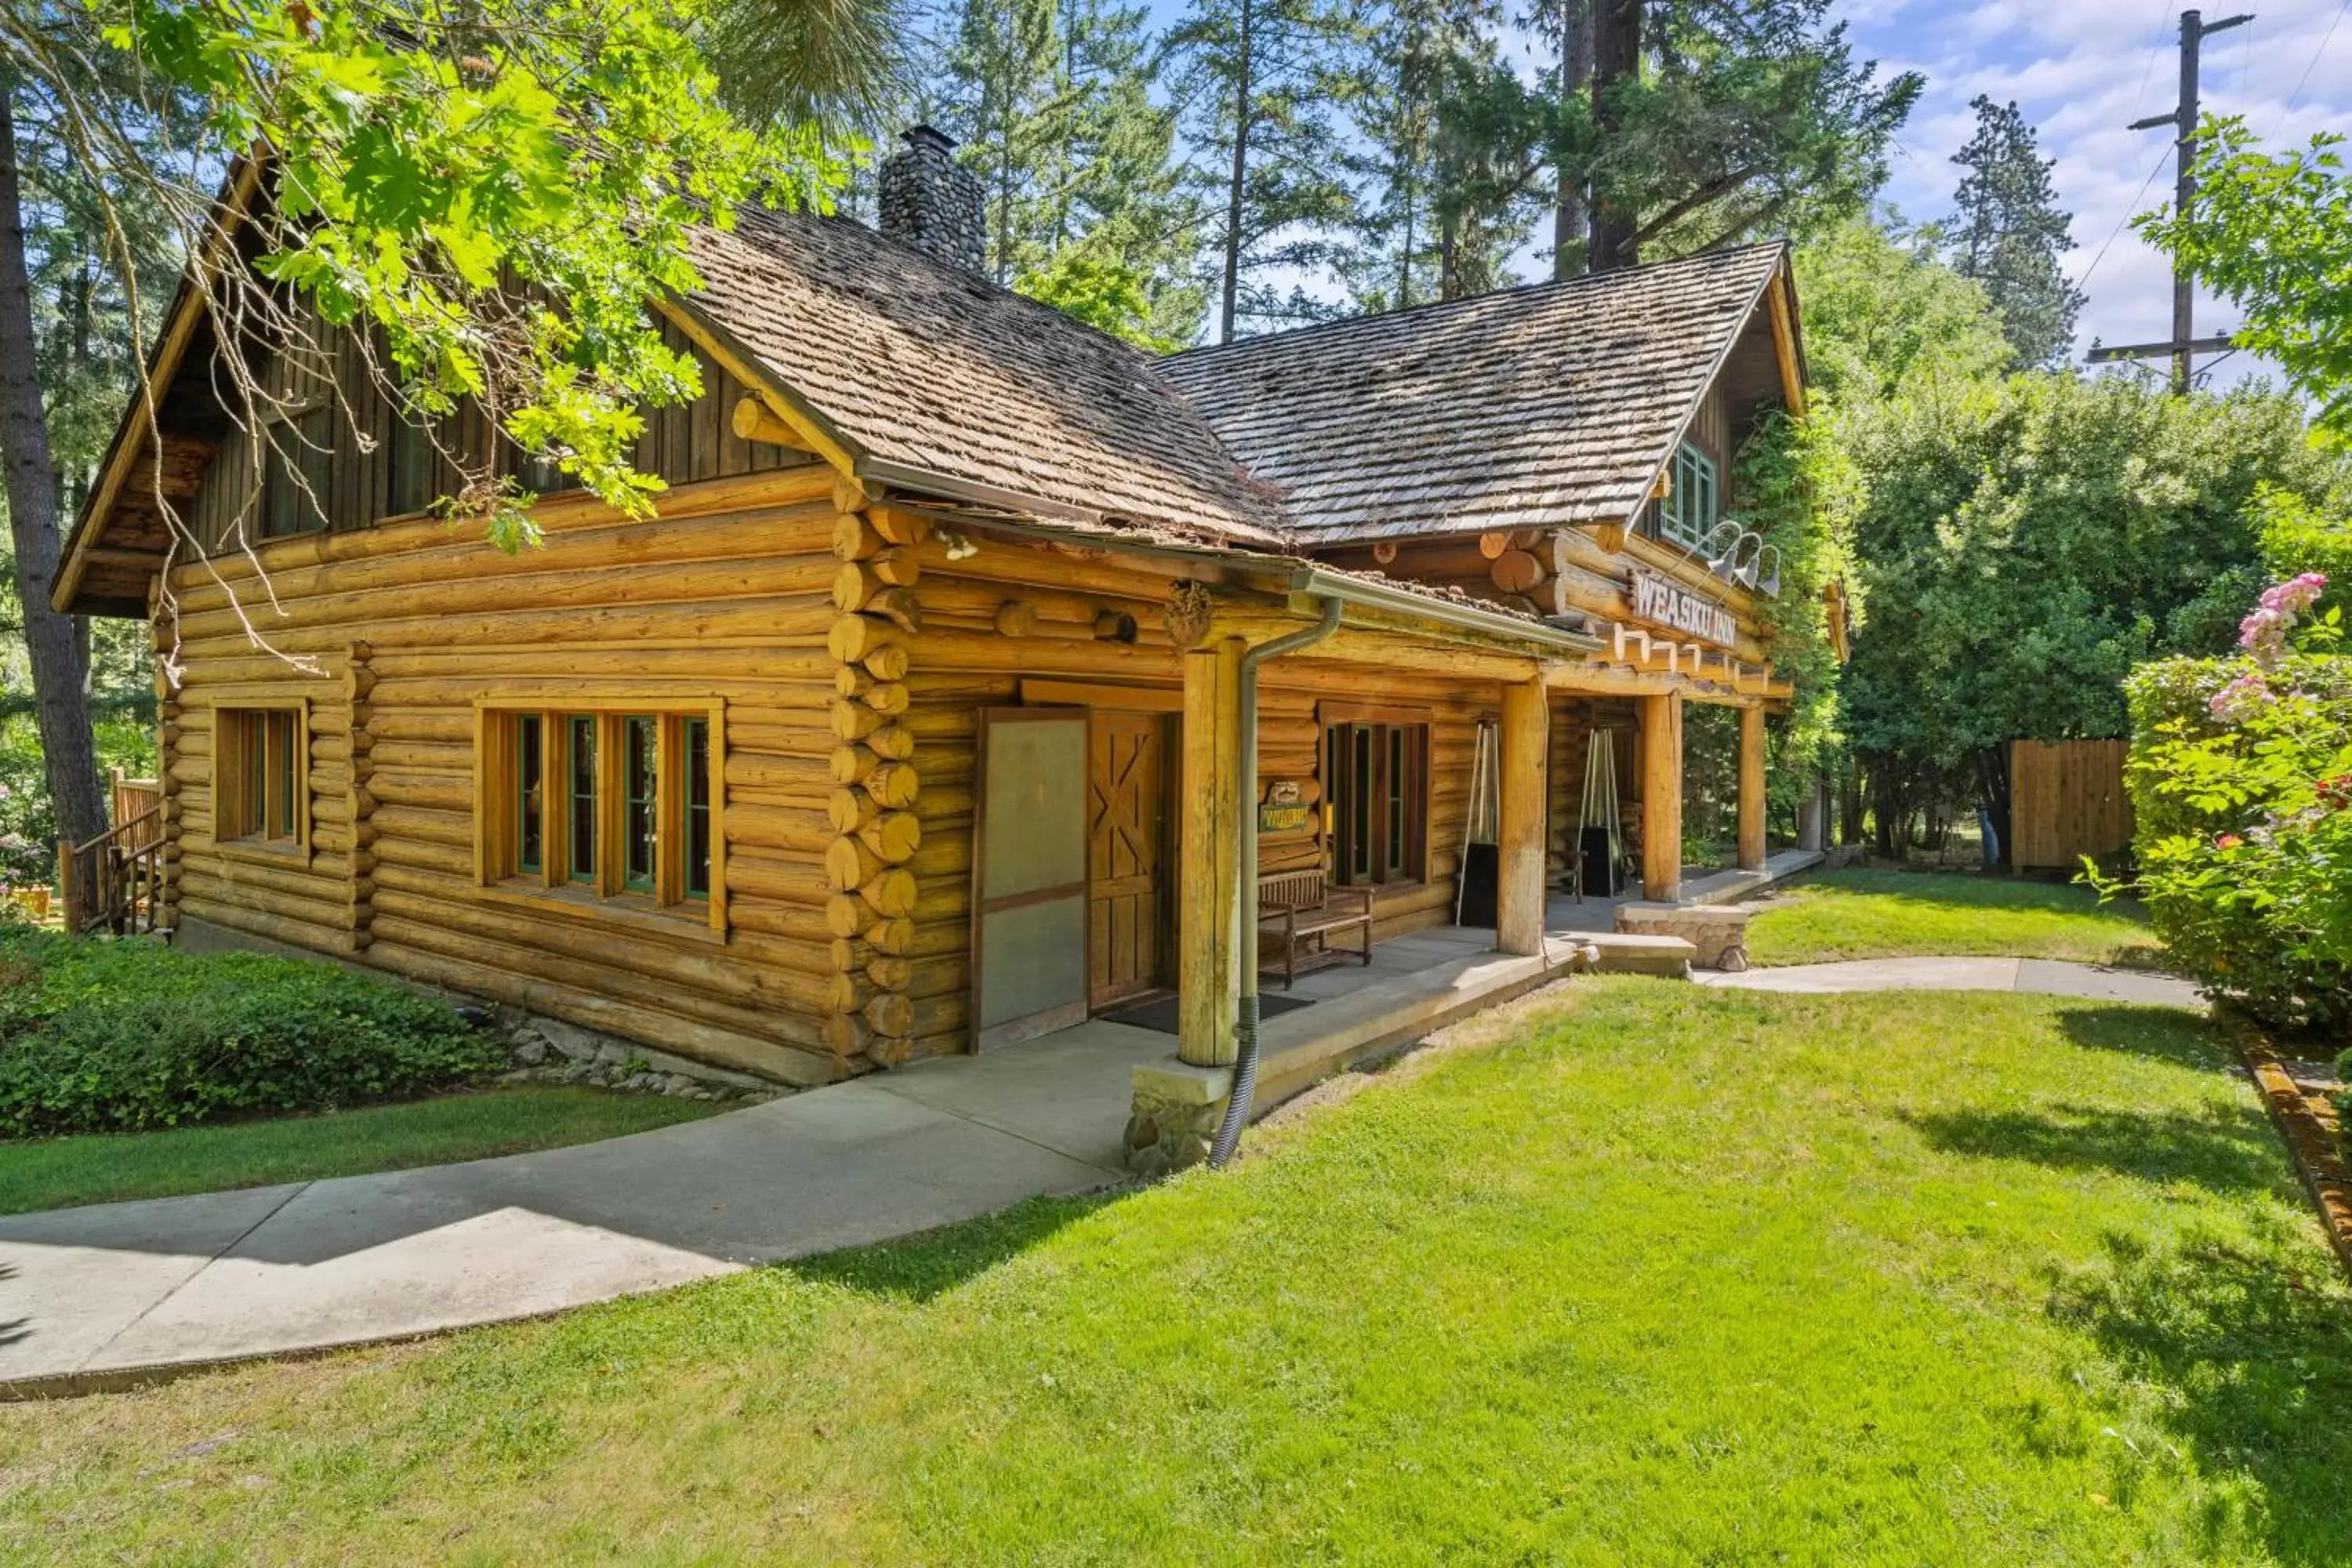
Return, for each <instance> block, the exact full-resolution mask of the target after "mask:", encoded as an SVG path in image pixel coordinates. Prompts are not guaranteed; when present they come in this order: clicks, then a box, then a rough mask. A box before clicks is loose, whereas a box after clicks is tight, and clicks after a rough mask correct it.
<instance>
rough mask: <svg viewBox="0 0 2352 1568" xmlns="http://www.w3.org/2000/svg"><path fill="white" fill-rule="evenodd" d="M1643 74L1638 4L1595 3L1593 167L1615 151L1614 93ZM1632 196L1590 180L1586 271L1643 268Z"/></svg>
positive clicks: (1637, 0) (1632, 0)
mask: <svg viewBox="0 0 2352 1568" xmlns="http://www.w3.org/2000/svg"><path fill="white" fill-rule="evenodd" d="M1641 72H1642V0H1593V5H1592V120H1593V126H1594V129H1595V130H1597V131H1598V132H1600V142H1601V147H1600V155H1599V157H1598V159H1597V160H1596V163H1598V164H1599V165H1600V166H1601V168H1603V169H1606V168H1607V167H1608V165H1609V162H1610V156H1611V154H1612V153H1613V152H1615V151H1616V148H1615V146H1614V142H1615V141H1616V138H1617V135H1618V132H1619V129H1620V120H1621V116H1620V113H1619V108H1618V90H1617V89H1619V88H1620V87H1621V86H1622V85H1624V84H1627V83H1630V82H1632V81H1633V80H1635V79H1638V78H1639V77H1640V75H1641ZM1630 195H1631V194H1630V193H1628V192H1624V191H1622V190H1612V188H1611V183H1610V182H1609V181H1608V180H1607V179H1605V178H1603V179H1596V180H1595V181H1593V183H1592V193H1591V204H1592V238H1591V245H1590V247H1588V249H1587V252H1586V258H1585V266H1586V268H1587V269H1588V270H1590V271H1593V272H1611V271H1615V270H1617V269H1619V268H1626V267H1638V266H1640V265H1641V261H1642V247H1641V243H1640V241H1638V240H1637V239H1635V238H1634V236H1635V235H1636V234H1637V233H1638V232H1640V229H1641V223H1642V215H1641V213H1640V211H1639V210H1638V209H1633V210H1629V209H1628V208H1627V207H1626V206H1625V205H1624V203H1625V202H1626V201H1627V200H1628V199H1629V197H1630Z"/></svg>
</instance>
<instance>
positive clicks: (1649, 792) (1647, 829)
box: [1642, 691, 1683, 903]
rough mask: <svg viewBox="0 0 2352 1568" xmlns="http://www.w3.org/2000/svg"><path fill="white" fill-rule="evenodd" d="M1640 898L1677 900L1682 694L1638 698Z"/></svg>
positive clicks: (1679, 884) (1680, 877)
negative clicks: (1640, 830)
mask: <svg viewBox="0 0 2352 1568" xmlns="http://www.w3.org/2000/svg"><path fill="white" fill-rule="evenodd" d="M1642 896H1643V898H1645V899H1648V900H1651V901H1652V902H1654V903H1673V902H1674V901H1675V900H1677V899H1680V898H1681V897H1682V896H1683V694H1682V693H1681V692H1679V691H1668V692H1664V693H1663V694H1661V695H1659V696H1655V697H1644V698H1643V699H1642Z"/></svg>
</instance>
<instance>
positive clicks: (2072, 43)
mask: <svg viewBox="0 0 2352 1568" xmlns="http://www.w3.org/2000/svg"><path fill="white" fill-rule="evenodd" d="M2180 9H2181V8H2180V6H2179V5H2177V4H2172V3H2169V0H2168V3H2165V4H2161V5H2159V4H2157V3H2155V0H2041V3H2039V4H2025V3H2022V0H1993V3H1990V4H1981V5H1948V4H1938V3H1935V0H1852V3H1850V4H1846V5H1842V6H1840V8H1839V10H1840V14H1841V15H1843V16H1844V17H1845V19H1846V20H1847V21H1848V22H1849V23H1850V24H1851V26H1852V29H1853V38H1854V40H1855V42H1856V44H1857V45H1858V46H1859V47H1860V52H1861V53H1863V54H1864V55H1866V56H1869V57H1871V58H1876V59H1879V60H1883V61H1885V63H1886V65H1887V66H1888V67H1889V68H1894V69H1915V70H1920V71H1924V72H1926V73H1927V93H1926V95H1925V97H1924V98H1923V100H1922V101H1921V103H1920V105H1919V108H1918V110H1916V112H1915V113H1914V114H1913V115H1912V118H1911V122H1910V124H1909V126H1908V127H1907V128H1906V131H1905V132H1904V135H1903V143H1904V145H1903V150H1902V152H1901V153H1900V154H1899V155H1898V156H1897V157H1896V158H1895V164H1894V172H1893V178H1892V179H1891V180H1890V181H1889V183H1888V185H1887V189H1886V196H1887V199H1888V200H1890V201H1892V202H1894V203H1895V205H1896V206H1898V207H1900V208H1901V209H1902V210H1903V211H1904V212H1905V213H1906V215H1907V216H1916V217H1932V216H1937V215H1938V214H1940V213H1941V212H1943V211H1944V210H1945V208H1946V206H1947V205H1948V203H1949V202H1950V200H1951V193H1952V186H1953V183H1954V177H1955V175H1956V174H1957V171H1956V170H1955V169H1954V168H1953V167H1952V165H1951V164H1950V163H1948V162H1947V160H1948V158H1949V157H1950V156H1951V154H1952V153H1954V152H1955V151H1957V150H1958V147H1959V146H1960V144H1961V143H1962V142H1965V141H1966V140H1967V139H1968V136H1969V130H1970V128H1971V125H1972V122H1973V116H1972V115H1971V114H1970V112H1969V100H1970V99H1972V98H1974V97H1975V96H1976V95H1977V94H1978V93H1980V92H1981V93H1985V94H1988V95H1990V96H1991V97H1993V98H1996V99H2000V100H2009V99H2014V100H2016V101H2017V104H2018V107H2019V108H2020V109H2021V110H2023V112H2024V114H2025V117H2026V119H2027V120H2028V121H2032V123H2033V124H2034V125H2035V126H2036V127H2037V128H2039V130H2040V132H2041V134H2042V152H2043V153H2044V154H2045V155H2047V156H2052V157H2055V158H2056V159H2057V161H2058V162H2057V166H2056V168H2055V169H2053V171H2052V175H2053V179H2054V181H2055V182H2056V184H2057V187H2058V194H2059V196H2060V199H2061V201H2062V202H2063V205H2065V206H2066V208H2067V209H2068V210H2070V211H2071V212H2072V213H2073V214H2074V241H2075V245H2076V247H2077V248H2076V249H2075V250H2074V253H2073V254H2072V255H2071V256H2070V257H2069V258H2068V263H2069V270H2070V271H2072V273H2073V274H2074V277H2075V279H2077V280H2078V281H2083V280H2084V279H2085V277H2086V275H2087V281H2086V282H2084V288H2085V289H2086V290H2087V291H2088V293H2089V295H2090V301H2089V303H2088V304H2087V305H2086V306H2085V307H2084V311H2083V319H2082V324H2081V333H2080V344H2079V346H2080V347H2081V348H2083V349H2085V350H2087V348H2088V347H2089V345H2090V342H2091V340H2092V338H2093V337H2094V336H2096V337H2100V338H2104V339H2105V341H2106V342H2111V343H2116V342H2155V341H2158V340H2159V339H2162V338H2164V337H2165V336H2167V335H2168V333H2169V331H2170V328H2171V321H2170V313H2171V294H2170V289H2171V284H2170V272H2169V268H2168V262H2167V261H2166V259H2165V258H2163V257H2162V256H2160V255H2158V253H2156V252H2155V251H2152V250H2150V249H2149V248H2148V247H2147V246H2145V245H2143V244H2141V243H2140V240H2139V237H2138V236H2137V235H2136V234H2134V233H2132V232H2131V230H2130V228H2129V226H2127V225H2126V226H2125V227H2123V228H2122V229H2121V231H2120V232H2118V230H2117V225H2118V224H2119V223H2122V222H2123V220H2124V219H2126V217H2127V216H2129V215H2130V214H2132V213H2134V212H2137V211H2143V210H2145V209H2146V208H2147V207H2149V206H2152V205H2158V204H2159V203H2161V202H2165V201H2168V200H2169V199H2170V196H2171V186H2172V169H2171V163H2170V160H2169V157H2168V146H2169V144H2168V137H2167V134H2166V132H2163V131H2126V129H2124V128H2125V127H2126V126H2127V125H2129V124H2130V123H2131V122H2132V121H2135V120H2139V119H2144V118H2146V117H2147V116H2148V115H2151V114H2163V113H2167V112H2169V111H2170V110H2171V108H2172V106H2173V102H2174V100H2175V99H2176V97H2177V95H2178V83H2179V56H2178V53H2177V52H2176V49H2175V44H2176V42H2177V40H2178V39H2179V31H2180V24H2179V13H2180ZM2347 9H2352V5H2347V4H2345V3H2344V0H2271V3H2267V4H2250V5H2226V4H2225V5H2207V6H2205V7H2204V8H2203V10H2204V15H2205V17H2206V19H2207V20H2208V21H2209V22H2210V21H2217V20H2219V19H2221V18H2222V17H2224V16H2235V15H2237V14H2238V13H2239V12H2241V11H2252V12H2253V13H2254V16H2255V19H2254V21H2253V22H2252V23H2251V24H2249V25H2247V26H2243V27H2238V28H2233V29H2231V31H2229V32H2226V33H2221V34H2217V35H2215V36H2214V37H2210V38H2208V39H2207V40H2206V43H2205V58H2204V72H2203V76H2204V83H2205V89H2204V102H2205V106H2206V108H2207V110H2210V111H2211V112H2216V113H2225V114H2242V115H2244V116H2245V117H2246V120H2247V122H2248V123H2249V124H2250V125H2252V127H2253V129H2254V130H2255V132H2257V133H2258V134H2261V135H2262V136H2263V137H2264V139H2265V140H2267V141H2269V142H2272V143H2273V144H2277V143H2278V142H2281V141H2282V140H2291V141H2293V142H2296V143H2301V142H2304V141H2305V140H2307V139H2308V138H2309V137H2310V135H2311V134H2312V133H2313V132H2316V131H2328V130H2333V131H2339V132H2340V131H2352V16H2347V14H2346V13H2347ZM2331 26H2332V27H2333V29H2334V36H2333V37H2330V36H2329V32H2330V28H2331ZM2323 42H2325V45H2326V49H2325V52H2324V53H2323V52H2322V44H2323ZM2298 84H2300V97H2296V96H2295V95H2296V93H2297V89H2298ZM2290 100H2293V101H2292V107H2290ZM2159 159H2162V160H2163V167H2162V169H2161V170H2160V171H2158V168H2157V166H2158V161H2159ZM2151 171H2156V173H2155V177H2154V179H2153V181H2148V182H2147V183H2146V184H2143V182H2144V181H2147V176H2148V175H2149V174H2150V173H2151ZM2143 193H2144V194H2143ZM2111 237H2112V244H2110V243H2109V242H2110V238H2111ZM2103 249H2104V250H2105V256H2104V258H2102V256H2101V252H2102V250H2103ZM2094 268H2095V269H2094ZM2235 321H2236V316H2235V315H2234V314H2233V313H2232V312H2231V310H2230V308H2229V307H2228V306H2227V305H2223V304H2219V303H2216V302H2214V301H2213V300H2210V298H2206V297H2202V296H2200V300H2199V303H2198V310H2197V330H2198V332H2199V334H2200V335H2203V334H2205V333H2208V332H2212V331H2224V330H2226V329H2227V328H2229V327H2230V326H2231V325H2233V324H2235ZM2246 357H2247V356H2245V355H2237V356H2234V357H2233V358H2232V359H2231V361H2230V362H2229V363H2227V364H2226V365H2223V366H2221V367H2219V374H2217V376H2216V379H2217V380H2219V381H2228V380H2231V379H2234V378H2235V376H2236V374H2239V373H2241V372H2242V370H2245V369H2252V368H2257V367H2253V366H2250V365H2248V364H2247V363H2246Z"/></svg>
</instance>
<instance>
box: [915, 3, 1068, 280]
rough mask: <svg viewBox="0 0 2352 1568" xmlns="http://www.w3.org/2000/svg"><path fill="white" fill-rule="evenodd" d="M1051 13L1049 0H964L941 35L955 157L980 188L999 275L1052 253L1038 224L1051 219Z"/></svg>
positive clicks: (992, 265)
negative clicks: (947, 30)
mask: <svg viewBox="0 0 2352 1568" xmlns="http://www.w3.org/2000/svg"><path fill="white" fill-rule="evenodd" d="M1054 33H1055V12H1054V5H1053V0H963V4H962V5H961V6H960V7H959V8H958V9H957V11H956V13H955V20H954V26H953V29H952V32H951V33H950V37H949V41H948V47H947V55H946V59H945V62H944V64H945V66H946V68H947V71H948V74H949V78H950V86H949V88H948V89H947V90H948V96H949V99H950V102H951V103H952V104H953V106H954V120H955V132H956V134H957V140H958V141H959V142H961V143H962V145H961V148H960V149H959V151H958V153H957V156H958V158H959V160H960V161H961V163H963V164H964V166H965V167H967V168H969V169H970V170H971V172H972V173H973V174H976V175H977V176H979V179H980V183H981V188H982V190H983V191H984V192H985V193H986V194H987V202H988V208H987V235H988V264H989V269H990V271H991V272H992V273H993V274H994V276H995V279H996V281H997V282H999V283H1003V284H1009V283H1011V282H1012V281H1013V278H1014V277H1015V276H1017V275H1018V274H1019V273H1020V272H1022V271H1023V270H1024V269H1025V268H1029V267H1032V266H1034V265H1036V264H1038V263H1040V262H1043V261H1045V260H1046V259H1047V258H1049V257H1050V255H1051V247H1050V244H1047V245H1044V246H1041V245H1040V242H1039V237H1038V233H1037V231H1038V229H1039V227H1040V226H1041V225H1044V226H1048V227H1050V225H1051V219H1050V217H1049V216H1047V214H1048V213H1049V211H1050V206H1051V201H1052V196H1051V193H1050V192H1049V191H1048V190H1047V189H1046V188H1045V177H1046V174H1047V169H1046V160H1047V158H1048V157H1049V155H1050V154H1049V152H1048V147H1047V138H1048V135H1049V132H1050V131H1051V130H1052V128H1053V126H1054V124H1055V115H1054V113H1053V111H1054V110H1055V109H1056V108H1057V107H1058V105H1057V102H1056V89H1057V86H1058V84H1057V83H1056V81H1055V70H1056V67H1057V64H1058V61H1059V58H1060V54H1059V51H1058V50H1057V49H1056V48H1055V37H1054Z"/></svg>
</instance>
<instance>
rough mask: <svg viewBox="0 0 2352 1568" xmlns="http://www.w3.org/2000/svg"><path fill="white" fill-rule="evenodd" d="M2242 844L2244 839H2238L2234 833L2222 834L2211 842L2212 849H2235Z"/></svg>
mask: <svg viewBox="0 0 2352 1568" xmlns="http://www.w3.org/2000/svg"><path fill="white" fill-rule="evenodd" d="M2244 842H2245V840H2244V839H2242V838H2241V837H2238V836H2237V835H2236V834H2234V833H2224V834H2221V835H2220V836H2219V837H2216V838H2215V839H2214V840H2213V847H2214V848H2216V849H2235V848H2236V847H2238V846H2240V845H2241V844H2243V843H2244Z"/></svg>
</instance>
